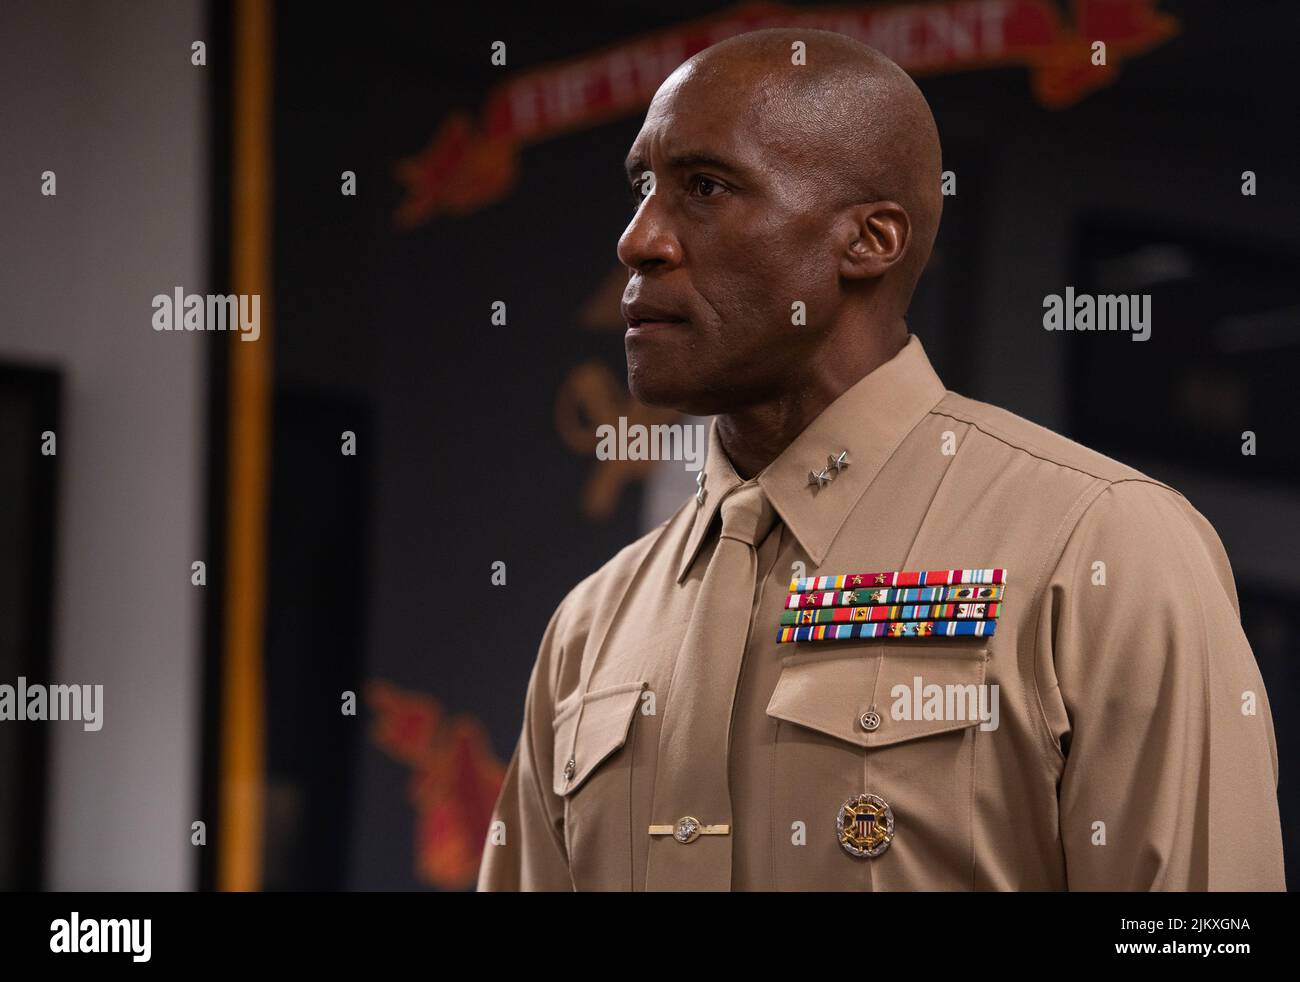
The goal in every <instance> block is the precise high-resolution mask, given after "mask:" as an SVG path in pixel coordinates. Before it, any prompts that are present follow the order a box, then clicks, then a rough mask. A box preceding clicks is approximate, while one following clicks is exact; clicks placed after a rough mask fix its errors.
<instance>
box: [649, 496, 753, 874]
mask: <svg viewBox="0 0 1300 982" xmlns="http://www.w3.org/2000/svg"><path fill="white" fill-rule="evenodd" d="M721 507H722V532H721V533H720V537H719V539H718V545H717V548H716V549H715V550H714V553H713V558H712V559H711V560H710V561H709V566H708V569H706V570H705V572H704V579H703V581H702V582H701V583H700V591H699V594H698V596H697V598H696V601H695V609H694V611H693V612H692V613H691V622H690V625H689V627H688V628H687V631H686V637H685V640H684V641H683V642H682V648H681V651H680V652H679V653H678V655H677V663H676V665H675V666H674V668H673V677H672V684H671V686H670V688H669V690H668V704H667V706H666V707H665V709H664V720H663V729H662V730H661V733H660V737H659V759H658V763H657V765H656V775H655V785H654V804H653V807H652V809H651V812H650V821H651V823H652V825H651V827H650V828H649V829H647V830H646V831H644V832H642V833H641V834H642V835H645V834H647V833H649V834H650V835H651V841H650V852H649V862H648V866H647V870H646V889H647V890H730V889H731V843H732V832H733V822H734V819H733V816H732V813H731V789H730V785H729V782H728V775H727V770H728V768H727V760H728V748H729V746H730V738H731V717H732V704H733V702H734V700H735V696H736V685H737V682H738V680H739V677H740V667H741V662H742V661H743V660H744V656H745V645H746V642H747V641H748V639H749V619H750V615H751V614H752V613H753V607H754V585H755V584H754V581H755V578H756V576H757V575H758V551H757V548H756V547H757V545H758V544H759V543H760V542H762V541H763V539H764V538H766V536H767V533H768V532H769V531H771V529H772V526H773V524H775V522H776V512H775V511H774V510H773V509H772V505H771V503H770V502H769V501H768V500H767V496H766V495H765V494H763V489H762V488H761V487H759V486H758V485H757V484H756V483H753V482H749V483H746V484H741V485H739V486H737V487H736V488H734V489H733V490H732V491H731V492H730V493H729V494H728V495H727V496H726V497H725V498H723V500H722V506H721ZM740 820H741V821H744V820H745V817H744V816H743V815H742V816H741V818H740Z"/></svg>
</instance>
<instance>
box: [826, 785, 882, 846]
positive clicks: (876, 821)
mask: <svg viewBox="0 0 1300 982" xmlns="http://www.w3.org/2000/svg"><path fill="white" fill-rule="evenodd" d="M835 831H836V834H837V836H838V838H839V840H840V845H842V846H843V847H844V851H845V852H847V853H848V854H849V855H851V856H866V857H868V858H870V859H875V858H876V857H877V856H879V855H880V854H881V853H882V852H884V851H885V850H886V849H888V848H889V844H890V843H891V842H893V841H894V810H893V809H892V808H890V807H889V804H888V803H887V802H886V801H885V799H884V798H882V797H880V796H879V795H875V794H866V793H863V794H858V795H854V796H853V797H852V798H850V799H849V800H848V801H846V802H844V804H842V805H840V811H839V814H838V815H836V816H835Z"/></svg>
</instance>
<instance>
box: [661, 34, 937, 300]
mask: <svg viewBox="0 0 1300 982" xmlns="http://www.w3.org/2000/svg"><path fill="white" fill-rule="evenodd" d="M796 43H801V44H802V45H803V51H802V58H801V59H796V50H795V47H794V46H795V44H796ZM797 60H802V61H803V64H798V63H796V61H797ZM669 82H671V83H673V84H674V87H676V88H679V89H680V90H682V91H683V93H684V90H686V89H696V88H698V89H701V90H709V91H711V92H712V97H713V98H715V99H725V100H726V101H727V102H728V103H729V104H730V105H732V106H734V107H735V108H736V110H737V111H739V112H740V113H741V114H742V116H744V117H745V118H746V123H747V127H746V128H747V129H748V131H749V132H750V133H752V134H754V135H755V136H757V137H760V138H761V139H763V140H764V141H766V142H768V143H769V144H770V149H772V150H773V151H774V152H775V154H776V155H779V156H782V157H785V158H786V159H788V160H789V161H791V162H792V163H793V164H795V165H796V166H798V167H799V168H801V169H803V170H804V172H805V174H806V175H807V176H808V178H809V181H808V189H809V194H810V195H813V196H817V197H818V198H819V199H820V200H821V203H823V204H829V205H830V206H831V207H832V208H838V207H843V206H845V205H849V204H853V203H856V202H867V201H885V200H889V201H896V202H897V203H898V204H900V205H902V206H903V208H904V209H905V210H906V212H907V216H908V218H909V219H910V223H911V229H910V233H909V240H910V241H909V243H908V246H907V255H905V256H904V258H903V259H902V261H901V262H900V263H899V267H898V269H897V270H896V273H895V277H896V282H895V284H894V286H895V288H896V292H897V294H898V297H899V300H900V301H901V304H902V306H901V309H900V313H901V312H903V311H905V310H906V309H907V304H908V302H909V301H910V299H911V296H912V291H913V288H914V287H915V285H916V281H917V280H918V279H919V278H920V276H921V273H922V271H923V270H924V268H925V265H926V263H927V262H928V261H929V258H930V251H931V249H932V248H933V246H934V239H935V235H936V234H937V233H938V230H939V218H940V214H941V212H942V211H943V196H942V194H941V193H940V171H941V170H942V160H941V153H940V146H939V131H938V128H937V127H936V126H935V122H934V115H933V114H932V113H931V112H930V106H929V104H928V103H927V102H926V100H925V96H924V95H922V94H921V90H920V89H919V88H917V86H916V83H915V82H913V81H912V79H911V77H910V76H909V75H908V74H907V73H906V72H905V71H903V69H901V68H899V67H898V65H896V64H895V63H894V62H893V61H891V60H890V59H889V58H887V57H885V55H883V54H881V53H880V52H879V51H877V50H876V49H875V48H871V47H869V46H867V45H865V44H862V43H861V42H859V41H855V40H853V39H852V38H849V37H846V36H845V35H843V34H836V33H834V32H832V31H818V30H803V29H798V28H773V29H770V30H762V31H753V32H751V33H748V34H739V35H736V36H735V37H732V38H728V39H727V40H725V41H722V42H720V43H719V44H715V45H713V46H712V47H710V48H706V49H705V50H704V51H701V52H700V53H699V54H697V55H695V56H694V57H693V58H691V59H689V60H688V61H686V62H685V63H683V64H682V65H681V66H680V67H679V68H678V69H677V71H676V72H675V73H674V77H673V78H670V79H669ZM667 88H668V83H665V89H667ZM891 292H894V291H891Z"/></svg>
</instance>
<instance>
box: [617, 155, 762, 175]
mask: <svg viewBox="0 0 1300 982" xmlns="http://www.w3.org/2000/svg"><path fill="white" fill-rule="evenodd" d="M668 166H669V167H670V168H673V169H675V170H690V169H692V168H695V167H707V168H709V169H710V170H717V171H724V172H726V173H728V174H733V175H736V176H743V175H744V174H745V173H746V171H745V168H743V167H741V166H740V165H739V164H736V163H733V162H732V161H729V160H726V159H724V158H722V157H719V156H717V155H716V154H712V153H706V152H704V151H689V152H686V153H679V154H675V155H673V156H671V157H669V158H668ZM623 167H624V170H626V171H627V176H628V180H635V179H636V178H637V177H639V176H640V175H641V172H642V171H644V170H646V167H645V164H644V163H643V162H642V160H641V158H640V157H639V156H637V157H629V158H628V160H627V163H625V164H624V165H623Z"/></svg>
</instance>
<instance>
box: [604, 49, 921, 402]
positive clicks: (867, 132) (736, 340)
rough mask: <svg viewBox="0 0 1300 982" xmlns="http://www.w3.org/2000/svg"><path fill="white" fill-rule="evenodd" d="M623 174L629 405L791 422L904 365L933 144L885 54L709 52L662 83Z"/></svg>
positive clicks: (914, 94) (906, 84) (906, 83)
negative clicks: (892, 364) (747, 409)
mask: <svg viewBox="0 0 1300 982" xmlns="http://www.w3.org/2000/svg"><path fill="white" fill-rule="evenodd" d="M626 167H627V171H628V180H629V183H630V184H631V187H632V191H633V198H634V201H635V210H634V214H633V216H632V219H631V221H630V223H629V224H628V227H627V229H626V230H625V231H624V232H623V235H622V237H621V238H620V239H619V245H618V254H619V258H620V259H621V260H622V262H623V264H624V265H625V266H626V267H627V268H628V274H629V275H628V285H627V289H626V290H625V291H624V295H623V299H624V304H623V307H624V317H625V319H626V320H627V322H628V332H627V334H626V335H625V338H624V341H625V347H626V350H627V356H628V381H629V386H630V387H631V389H632V391H633V394H634V395H636V396H637V398H639V399H640V400H641V401H642V402H645V403H647V404H649V405H660V406H673V407H675V408H679V409H682V410H684V411H686V412H692V413H696V414H698V415H709V414H715V413H727V412H734V411H735V410H736V409H737V407H744V406H754V405H759V404H768V405H785V406H787V407H788V406H790V405H797V406H799V410H798V414H799V415H798V418H799V419H802V414H803V413H804V412H805V410H807V409H808V408H809V407H811V406H813V405H814V404H815V403H817V402H819V401H824V399H825V398H828V397H833V396H834V394H835V393H836V392H838V391H842V390H843V388H844V387H846V386H847V385H848V384H851V383H852V382H853V381H855V380H856V379H857V378H860V377H861V376H862V375H864V374H866V373H868V372H870V371H872V370H873V369H874V368H875V367H876V366H878V365H879V364H881V363H882V362H883V361H886V360H888V359H889V358H891V357H893V355H894V354H896V353H897V352H898V350H899V348H901V346H902V344H903V343H904V341H905V340H906V337H907V326H906V323H905V320H904V315H905V314H906V313H907V309H908V305H909V304H910V302H911V298H912V292H913V290H914V288H915V286H916V282H917V280H918V279H919V278H920V275H921V272H922V270H923V269H924V268H925V265H926V262H927V260H928V259H929V256H930V250H931V248H932V246H933V244H934V238H935V233H936V232H937V231H938V227H939V213H940V210H941V207H942V198H941V195H940V183H939V182H940V157H939V138H938V133H937V131H936V129H935V125H934V118H933V117H932V116H931V114H930V109H929V106H928V105H926V102H925V99H924V98H923V97H922V95H921V93H920V91H919V90H918V89H917V87H916V86H915V85H914V84H913V82H912V80H911V79H910V78H908V77H907V75H906V73H904V72H903V70H902V69H900V68H899V67H898V66H897V65H895V64H894V63H893V62H891V61H890V60H889V59H888V58H885V57H884V56H883V55H881V54H880V53H879V52H877V51H874V50H873V49H871V48H868V47H866V46H865V45H862V44H859V43H857V42H856V41H853V40H851V39H849V38H846V37H844V36H842V35H839V34H834V33H831V32H827V31H815V30H794V29H778V30H765V31H756V32H753V33H751V34H743V35H739V36H737V37H734V38H731V39H729V40H727V41H724V42H722V43H721V44H717V45H715V46H713V47H711V48H708V49H707V50H705V51H702V52H700V53H699V54H698V55H696V56H695V57H693V58H691V59H690V60H689V61H687V62H685V63H684V64H682V65H681V66H680V67H679V68H678V69H677V70H676V71H674V72H673V73H672V75H670V76H669V77H668V79H667V80H665V82H664V83H663V85H662V86H660V88H659V91H658V92H657V93H656V94H655V97H654V99H653V100H652V101H651V104H650V107H649V109H648V110H647V112H646V118H645V122H644V123H643V124H642V127H641V131H640V132H639V133H638V134H637V137H636V139H635V140H634V141H633V143H632V147H631V149H630V151H629V153H628V158H627V161H626ZM791 366H799V371H798V372H797V373H792V372H791V370H790V369H791ZM814 393H816V394H814Z"/></svg>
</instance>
